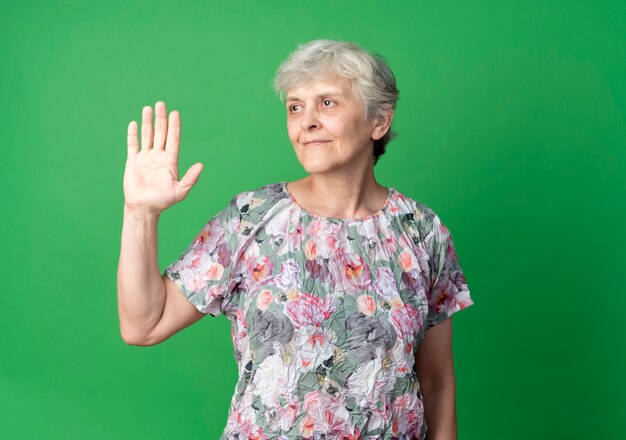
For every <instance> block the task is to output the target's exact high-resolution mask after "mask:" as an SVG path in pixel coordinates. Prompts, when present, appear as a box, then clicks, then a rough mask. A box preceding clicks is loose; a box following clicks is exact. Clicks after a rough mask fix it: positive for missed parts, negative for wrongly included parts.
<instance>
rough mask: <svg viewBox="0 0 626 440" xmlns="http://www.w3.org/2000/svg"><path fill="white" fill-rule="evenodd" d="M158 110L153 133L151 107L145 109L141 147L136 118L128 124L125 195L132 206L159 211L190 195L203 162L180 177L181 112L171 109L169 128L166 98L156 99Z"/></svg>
mask: <svg viewBox="0 0 626 440" xmlns="http://www.w3.org/2000/svg"><path fill="white" fill-rule="evenodd" d="M156 113H157V116H156V122H155V131H154V135H153V133H152V108H151V107H144V109H143V112H142V127H141V151H140V150H139V140H138V136H137V124H136V122H135V121H131V123H130V124H129V126H128V156H127V159H126V169H125V172H124V198H125V204H126V205H127V206H129V207H133V208H138V209H143V210H147V211H151V212H154V213H160V212H162V211H164V210H165V209H167V208H168V207H170V206H172V205H173V204H175V203H178V202H180V201H181V200H183V199H184V198H185V197H186V196H187V194H188V192H189V190H190V189H191V187H192V186H193V185H194V184H195V183H196V182H197V180H198V177H199V175H200V172H201V171H202V164H201V163H196V164H194V165H193V166H192V167H191V168H190V169H189V170H188V171H187V173H186V174H185V176H183V178H182V180H181V181H179V180H178V151H179V144H180V115H179V114H178V112H176V111H172V112H171V113H170V118H169V119H170V122H169V130H168V123H167V119H166V115H167V112H166V109H165V104H164V103H163V102H161V101H159V102H157V104H156ZM153 141H154V142H153Z"/></svg>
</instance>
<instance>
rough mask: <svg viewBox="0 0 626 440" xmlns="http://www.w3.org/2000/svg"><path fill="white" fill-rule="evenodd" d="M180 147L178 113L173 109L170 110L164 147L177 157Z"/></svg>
mask: <svg viewBox="0 0 626 440" xmlns="http://www.w3.org/2000/svg"><path fill="white" fill-rule="evenodd" d="M179 147H180V114H179V113H178V112H177V111H176V110H173V111H171V112H170V123H169V127H168V129H167V145H166V146H165V149H166V150H167V151H169V152H171V153H172V154H173V155H174V156H176V157H178V151H179Z"/></svg>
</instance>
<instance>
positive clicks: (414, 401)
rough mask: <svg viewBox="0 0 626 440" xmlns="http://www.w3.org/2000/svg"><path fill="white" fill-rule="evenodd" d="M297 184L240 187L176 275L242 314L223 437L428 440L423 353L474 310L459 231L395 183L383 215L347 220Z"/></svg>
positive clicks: (206, 298) (235, 326)
mask: <svg viewBox="0 0 626 440" xmlns="http://www.w3.org/2000/svg"><path fill="white" fill-rule="evenodd" d="M286 185H287V183H286V182H280V183H273V184H270V185H266V186H263V187H260V188H257V189H255V190H252V191H247V192H242V193H240V194H237V195H236V196H235V197H234V198H233V199H232V200H231V202H230V204H229V205H228V207H226V208H225V209H224V210H222V211H221V212H219V213H218V214H217V215H216V216H215V217H213V218H212V219H211V220H210V221H209V222H208V223H207V224H206V225H205V226H204V227H203V228H202V230H201V231H200V232H199V234H198V235H197V237H196V238H195V239H194V240H193V242H192V243H191V244H190V245H189V247H188V248H187V249H186V250H185V251H184V252H183V253H182V254H181V255H180V257H179V258H178V259H177V260H176V261H175V262H174V263H172V264H171V265H169V266H168V267H167V268H166V269H165V274H166V275H167V276H168V277H169V278H171V279H172V280H173V281H174V282H175V283H176V284H177V285H178V287H179V288H180V289H181V291H182V292H183V293H184V295H185V296H186V297H187V298H188V299H189V301H190V302H191V303H192V304H193V305H194V306H195V307H196V308H197V309H198V310H200V311H201V312H204V313H208V314H211V315H212V316H217V315H220V314H224V315H225V316H226V317H227V318H228V319H229V320H230V321H231V322H232V340H233V346H234V354H235V359H236V361H237V365H238V370H239V380H238V382H237V385H236V388H235V392H234V395H233V397H232V400H231V405H230V410H229V413H228V421H227V426H226V428H225V429H224V432H223V434H222V437H221V439H222V440H224V439H296V438H297V439H302V438H305V439H406V440H409V439H424V438H425V435H426V429H427V427H426V423H425V420H424V417H423V416H424V406H423V400H422V394H421V392H420V386H419V383H418V379H417V375H416V373H415V371H414V364H415V353H416V350H417V348H418V346H419V345H420V343H421V341H422V340H423V339H424V336H425V332H426V330H427V329H428V328H430V327H432V326H434V325H437V324H439V323H440V322H442V321H443V320H445V319H446V318H448V317H449V316H451V315H452V314H453V313H455V312H457V311H459V310H462V309H465V308H467V307H469V306H470V305H472V304H473V301H472V299H471V298H470V293H469V290H468V287H467V283H466V280H465V276H464V275H463V272H462V270H461V266H460V265H459V260H458V257H457V254H456V252H455V248H454V244H453V241H452V237H451V236H450V232H449V231H448V229H447V228H446V227H445V226H444V224H443V223H442V222H441V220H440V219H439V217H438V216H437V215H436V214H435V213H434V212H433V211H432V210H431V209H430V208H429V207H427V206H426V205H424V204H423V203H420V202H417V201H414V200H413V199H411V198H409V197H407V196H405V195H403V194H401V193H400V192H399V191H397V190H396V189H394V188H388V191H389V195H388V198H387V201H386V202H385V206H384V207H383V208H382V209H381V210H380V211H378V212H376V213H374V214H372V215H369V216H367V217H364V218H358V219H337V218H330V217H322V216H318V215H315V214H313V213H311V212H308V211H306V210H305V209H303V208H302V207H300V206H299V205H298V204H297V202H296V201H295V200H294V199H293V197H292V196H291V195H290V194H289V192H288V191H287V188H286Z"/></svg>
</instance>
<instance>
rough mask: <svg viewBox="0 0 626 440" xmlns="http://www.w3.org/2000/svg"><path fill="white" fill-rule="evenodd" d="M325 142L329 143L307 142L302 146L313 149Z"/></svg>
mask: <svg viewBox="0 0 626 440" xmlns="http://www.w3.org/2000/svg"><path fill="white" fill-rule="evenodd" d="M326 142H330V141H322V140H316V141H308V142H304V146H305V147H314V146H315V145H321V144H325V143H326Z"/></svg>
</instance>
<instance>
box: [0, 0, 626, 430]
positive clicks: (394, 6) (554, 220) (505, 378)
mask: <svg viewBox="0 0 626 440" xmlns="http://www.w3.org/2000/svg"><path fill="white" fill-rule="evenodd" d="M496 3H499V4H496ZM625 23H626V7H625V4H624V2H620V1H604V2H598V3H592V2H591V1H587V2H577V1H551V2H546V1H545V0H542V1H507V2H488V1H481V0H474V1H472V2H450V1H441V2H432V1H405V2H382V1H380V2H375V1H359V2H345V1H316V2H295V1H281V2H278V1H258V2H253V1H248V2H234V1H228V2H225V1H220V2H215V1H213V2H199V1H195V2H174V1H168V2H164V1H150V2H148V1H145V2H138V1H125V2H99V3H96V2H78V1H76V2H53V1H50V2H24V3H18V2H3V5H2V14H1V15H0V36H1V38H0V56H1V59H2V69H0V79H1V80H2V81H1V84H2V103H1V107H0V108H1V109H0V120H1V121H2V127H1V133H2V138H3V140H2V143H3V145H2V148H1V151H2V156H1V157H2V164H3V167H2V173H0V179H1V180H0V185H1V188H2V189H3V203H2V215H1V220H0V221H1V232H0V233H1V236H0V239H1V242H0V243H1V248H2V265H3V267H4V277H3V283H2V285H3V287H2V295H1V296H0V313H1V315H0V334H1V335H2V336H1V337H0V353H1V356H2V358H1V361H0V437H2V438H7V439H9V438H10V439H28V438H32V439H71V438H81V439H112V438H116V439H171V438H176V439H208V438H217V437H218V436H219V435H220V434H221V432H222V430H223V428H224V426H225V423H226V416H227V410H228V405H229V401H230V398H231V395H232V392H233V390H234V385H235V382H236V379H237V371H236V367H235V361H234V358H233V348H232V342H231V339H230V323H229V321H228V320H227V319H226V318H225V317H223V316H222V317H220V318H211V317H207V318H205V319H203V320H201V321H199V322H198V323H197V324H195V325H193V326H192V327H189V328H187V329H185V330H183V331H181V332H180V333H178V334H176V335H175V336H173V337H172V338H170V339H169V340H167V341H165V342H164V343H162V344H160V345H157V346H152V347H135V346H129V345H126V344H125V343H124V342H123V341H122V339H121V337H120V334H119V322H118V316H117V291H116V273H117V262H118V258H119V246H120V236H121V225H122V207H123V192H122V177H123V172H124V165H125V160H126V128H127V125H128V123H129V122H130V121H131V120H138V121H140V119H141V108H142V107H143V106H144V105H152V106H154V103H155V102H156V101H158V100H163V101H165V103H166V105H167V108H168V111H170V110H178V111H179V112H180V114H181V120H182V143H181V157H180V166H181V174H182V173H184V172H185V171H186V170H187V168H188V167H189V166H190V165H192V164H193V163H195V162H198V161H199V162H202V163H203V164H204V165H205V169H204V171H203V173H202V175H201V176H200V180H199V182H198V184H197V186H196V187H195V188H193V189H192V191H191V193H190V195H189V197H188V198H187V199H186V200H185V201H183V202H182V203H180V204H178V205H176V206H174V207H172V208H171V209H169V210H168V211H167V212H165V213H164V214H163V215H162V217H161V221H160V224H159V226H160V227H159V261H160V264H161V268H162V269H163V268H164V267H165V266H166V265H167V264H169V263H170V262H172V261H174V259H175V258H176V257H177V256H178V255H179V254H180V252H182V251H183V250H184V248H185V247H186V246H187V245H188V244H189V243H190V242H191V240H192V239H193V237H194V236H195V234H196V233H197V232H198V231H199V229H200V228H201V227H202V226H203V225H204V224H205V223H206V222H207V221H208V220H209V219H210V218H211V217H212V216H213V215H214V214H215V213H216V212H217V211H218V210H219V209H221V208H223V207H224V206H226V204H227V202H228V201H229V200H230V198H231V197H232V196H233V195H234V194H236V193H237V192H240V191H244V190H248V189H252V188H256V187H258V186H261V185H264V184H267V183H271V182H276V181H281V180H289V181H291V180H295V179H297V178H299V177H301V176H303V175H304V174H303V173H304V172H303V170H302V168H301V167H300V165H299V163H298V162H297V159H296V157H295V154H294V153H293V151H292V148H291V144H290V143H289V140H288V137H287V134H286V129H285V114H284V109H283V106H282V104H281V102H280V101H279V99H278V98H277V97H276V96H275V95H274V93H273V92H272V90H271V87H270V86H271V81H272V78H273V75H274V72H275V70H276V68H277V67H278V65H279V63H280V62H281V61H282V60H283V59H284V58H285V57H286V56H287V55H288V54H289V52H291V51H292V50H293V49H295V47H296V46H297V45H298V44H300V43H303V42H306V41H309V40H312V39H316V38H335V39H344V40H350V41H355V42H357V43H359V44H361V45H362V46H364V47H365V48H367V49H369V50H372V51H374V52H377V53H381V54H383V55H384V56H385V58H386V59H387V60H388V62H389V64H390V66H391V67H392V69H393V70H394V72H395V74H396V76H397V79H398V86H399V89H400V92H401V93H400V101H399V104H398V108H397V112H396V119H395V128H396V129H397V130H398V132H399V133H400V134H399V137H398V138H397V139H396V140H394V141H393V142H392V143H391V144H390V145H389V150H388V153H387V154H386V155H385V156H383V157H382V158H381V161H380V162H379V164H378V165H377V166H376V173H377V178H378V179H379V181H380V182H381V183H382V184H383V185H386V186H393V187H395V188H397V189H398V190H400V191H401V192H403V193H405V194H407V195H409V196H411V197H413V198H415V199H416V200H419V201H421V202H423V203H426V204H427V205H428V206H430V207H431V208H432V209H434V210H435V212H437V213H438V214H439V216H440V217H441V219H442V220H443V222H444V223H445V224H446V225H447V226H448V227H449V229H450V230H451V232H452V235H453V237H454V240H455V244H456V247H457V252H458V254H459V258H460V261H461V264H462V267H463V269H464V272H465V274H466V277H467V280H468V284H469V286H470V291H471V294H472V298H473V299H474V301H475V303H476V304H475V305H474V306H473V307H471V308H469V309H467V310H465V311H462V312H460V313H458V314H456V315H455V316H454V329H455V330H454V332H455V333H454V359H455V367H456V378H457V414H458V422H459V438H460V439H462V440H465V439H468V440H471V439H477V440H478V439H480V440H486V439H528V438H533V439H534V438H538V439H539V438H540V439H544V438H545V439H548V438H549V439H587V438H593V439H615V438H626V437H625V436H626V429H625V427H624V417H625V416H626V398H625V397H624V394H625V393H626V379H624V374H623V373H624V370H625V368H626V350H625V349H626V342H625V340H626V338H625V337H624V336H626V332H625V331H624V328H623V319H624V307H625V306H626V299H625V293H626V291H625V289H624V281H623V276H624V273H625V272H624V266H625V263H626V261H625V260H626V258H625V256H624V245H625V244H626V240H625V233H624V223H625V220H626V215H625V200H626V198H625V195H626V191H625V190H626V178H625V176H626V173H625V171H626V148H625V147H626V130H625V124H624V112H625V110H626V88H625V84H626V60H625V57H626V50H625V49H624V48H625V43H626V41H625V40H626V38H625V35H626V33H625V32H626V26H625Z"/></svg>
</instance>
